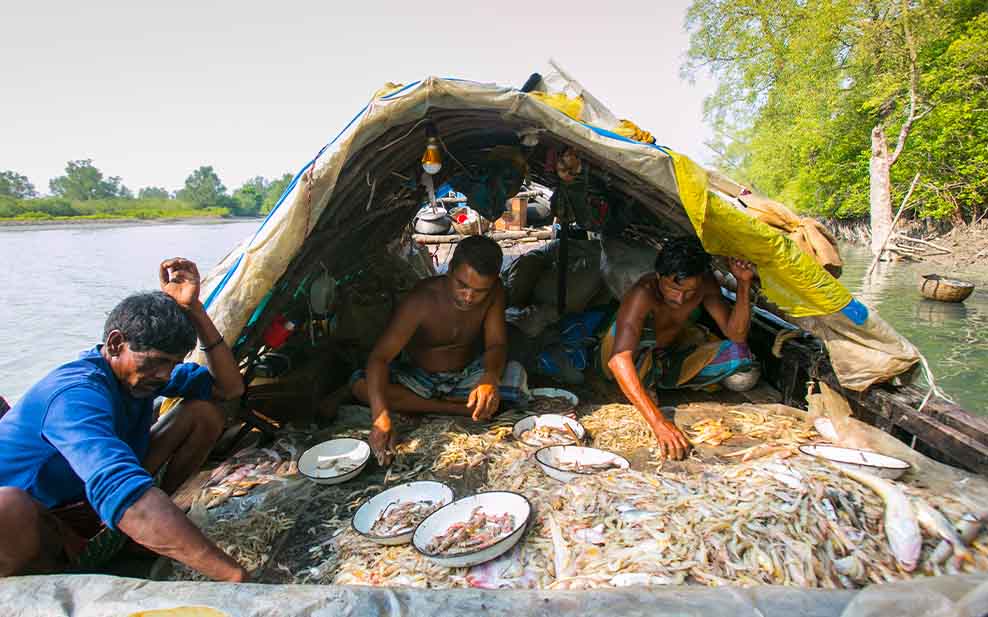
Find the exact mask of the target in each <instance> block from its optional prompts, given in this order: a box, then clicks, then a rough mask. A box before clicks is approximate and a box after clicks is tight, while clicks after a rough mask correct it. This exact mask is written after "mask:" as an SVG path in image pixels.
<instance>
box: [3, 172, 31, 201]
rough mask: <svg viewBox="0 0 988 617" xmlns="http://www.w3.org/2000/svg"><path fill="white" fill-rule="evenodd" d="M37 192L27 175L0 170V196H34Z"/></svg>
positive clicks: (16, 197)
mask: <svg viewBox="0 0 988 617" xmlns="http://www.w3.org/2000/svg"><path fill="white" fill-rule="evenodd" d="M37 194H38V192H37V191H35V190H34V185H33V184H31V181H30V180H28V179H27V176H22V175H21V174H19V173H17V172H14V171H9V170H8V171H0V196H2V197H12V198H14V199H25V198H28V197H35V196H36V195H37Z"/></svg>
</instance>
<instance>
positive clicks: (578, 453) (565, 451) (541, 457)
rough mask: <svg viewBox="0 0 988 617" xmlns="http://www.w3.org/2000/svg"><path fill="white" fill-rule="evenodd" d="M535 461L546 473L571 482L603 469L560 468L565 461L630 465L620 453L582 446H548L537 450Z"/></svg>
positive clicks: (583, 463)
mask: <svg viewBox="0 0 988 617" xmlns="http://www.w3.org/2000/svg"><path fill="white" fill-rule="evenodd" d="M535 462H537V463H538V464H539V467H541V468H542V471H543V472H545V475H547V476H549V477H550V478H552V479H554V480H559V481H560V482H569V481H571V480H574V479H576V478H579V477H580V476H589V475H593V474H596V473H603V472H602V471H568V470H565V469H561V468H560V464H563V463H580V464H582V465H592V464H595V463H608V462H614V463H617V465H618V467H620V468H621V469H627V468H628V467H630V463H628V459H626V458H624V457H623V456H621V455H619V454H614V453H613V452H608V451H607V450H598V449H597V448H585V447H582V446H546V447H544V448H541V449H540V450H537V451H536V452H535ZM606 471H613V470H606Z"/></svg>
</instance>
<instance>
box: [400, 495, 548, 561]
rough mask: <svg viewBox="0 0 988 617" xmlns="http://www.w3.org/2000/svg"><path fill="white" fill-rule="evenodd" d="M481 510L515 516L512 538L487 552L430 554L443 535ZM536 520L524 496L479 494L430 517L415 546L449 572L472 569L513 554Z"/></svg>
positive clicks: (415, 537) (414, 537) (422, 525)
mask: <svg viewBox="0 0 988 617" xmlns="http://www.w3.org/2000/svg"><path fill="white" fill-rule="evenodd" d="M477 506H481V507H482V508H483V509H484V512H486V513H487V514H494V515H501V514H504V513H510V514H513V515H514V517H515V527H514V529H513V530H512V531H511V533H510V534H508V535H507V536H505V537H503V538H501V539H500V540H498V541H497V542H495V543H494V544H492V545H491V546H488V547H487V548H481V549H476V550H472V551H467V552H463V553H455V554H452V555H450V554H445V553H429V552H427V551H426V550H425V547H426V545H427V544H429V542H430V541H431V540H432V539H433V538H434V537H436V536H438V535H439V534H441V533H443V532H445V531H446V530H447V529H449V527H450V525H452V524H454V523H462V522H465V521H467V520H469V519H470V513H471V512H473V509H474V508H476V507H477ZM531 516H532V504H530V503H529V502H528V499H526V498H525V497H524V496H523V495H519V494H518V493H512V492H510V491H491V492H489V493H478V494H476V495H471V496H469V497H464V498H462V499H458V500H456V501H454V502H453V503H451V504H449V505H447V506H445V507H443V508H440V509H439V510H436V511H435V512H433V513H432V514H430V515H429V516H428V517H427V518H426V519H425V520H424V521H422V522H421V523H420V524H419V526H418V527H416V528H415V533H413V534H412V546H414V547H415V550H417V551H418V552H419V553H422V555H424V556H426V557H427V558H429V559H430V560H432V561H433V562H435V563H437V564H438V565H440V566H444V567H447V568H469V567H471V566H475V565H477V564H479V563H484V562H485V561H490V560H491V559H495V558H497V557H500V556H501V555H502V554H504V553H505V552H507V551H508V550H510V549H511V548H512V547H513V546H514V545H515V544H517V543H518V540H520V539H521V537H522V535H524V533H525V528H526V526H527V525H528V521H529V518H531Z"/></svg>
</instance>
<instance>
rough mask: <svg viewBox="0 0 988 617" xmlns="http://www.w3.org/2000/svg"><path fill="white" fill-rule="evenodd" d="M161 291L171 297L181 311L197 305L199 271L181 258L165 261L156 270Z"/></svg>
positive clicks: (190, 262)
mask: <svg viewBox="0 0 988 617" xmlns="http://www.w3.org/2000/svg"><path fill="white" fill-rule="evenodd" d="M158 278H159V279H160V282H161V291H163V292H165V293H166V294H168V295H169V296H171V297H172V298H173V299H174V300H175V302H177V303H178V305H179V306H181V307H182V308H183V309H190V308H193V307H195V306H196V304H198V303H199V285H200V280H199V269H198V268H196V265H195V263H193V262H192V261H190V260H188V259H185V258H183V257H175V258H173V259H166V260H165V261H163V262H161V266H160V268H159V270H158Z"/></svg>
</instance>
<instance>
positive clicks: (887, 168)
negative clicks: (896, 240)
mask: <svg viewBox="0 0 988 617" xmlns="http://www.w3.org/2000/svg"><path fill="white" fill-rule="evenodd" d="M891 170H892V160H891V159H890V158H889V147H888V142H887V140H886V139H885V127H884V126H882V124H878V125H877V126H876V127H875V128H873V129H871V162H870V165H869V175H870V176H871V186H870V192H869V201H870V203H871V209H870V212H871V254H872V255H875V256H876V257H877V256H878V255H879V253H880V252H881V251H882V244H883V243H884V242H885V238H886V237H888V235H889V230H890V229H891V227H892V180H891Z"/></svg>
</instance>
